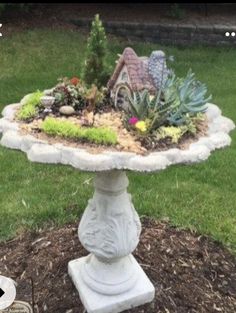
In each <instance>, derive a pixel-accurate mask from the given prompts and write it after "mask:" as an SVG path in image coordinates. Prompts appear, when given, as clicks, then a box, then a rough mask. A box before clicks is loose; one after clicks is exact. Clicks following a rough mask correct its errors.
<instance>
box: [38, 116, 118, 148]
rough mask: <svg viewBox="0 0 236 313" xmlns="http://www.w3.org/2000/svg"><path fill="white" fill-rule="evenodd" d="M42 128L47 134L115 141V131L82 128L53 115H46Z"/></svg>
mask: <svg viewBox="0 0 236 313" xmlns="http://www.w3.org/2000/svg"><path fill="white" fill-rule="evenodd" d="M42 130H43V131H44V132H45V133H46V134H48V135H51V136H60V137H62V138H67V139H76V140H85V141H88V142H93V143H96V144H105V145H113V144H116V143H117V135H116V133H115V132H114V131H113V130H111V129H109V128H105V127H101V128H95V127H91V128H82V127H80V126H78V125H75V124H73V123H71V122H69V121H60V120H57V119H55V118H53V117H47V118H46V119H45V120H44V121H43V123H42Z"/></svg>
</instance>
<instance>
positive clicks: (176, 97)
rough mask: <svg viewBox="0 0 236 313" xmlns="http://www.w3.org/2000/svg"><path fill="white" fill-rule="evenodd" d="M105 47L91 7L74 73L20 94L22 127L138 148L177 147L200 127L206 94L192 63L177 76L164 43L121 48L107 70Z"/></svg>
mask: <svg viewBox="0 0 236 313" xmlns="http://www.w3.org/2000/svg"><path fill="white" fill-rule="evenodd" d="M107 53H108V52H107V39H106V34H105V30H104V28H103V26H102V22H101V21H100V19H99V16H98V15H97V16H96V17H95V19H94V21H93V23H92V28H91V32H90V36H89V38H88V43H87V55H86V61H85V64H84V66H83V73H82V75H81V77H76V76H75V77H72V78H67V77H65V78H60V79H59V80H58V83H57V85H56V86H55V87H53V88H51V89H49V90H45V91H42V92H41V91H39V90H38V91H36V92H34V93H31V94H28V95H27V96H25V97H24V98H23V99H22V100H21V105H20V107H19V109H18V111H17V114H16V116H15V118H16V119H17V120H18V121H20V125H21V131H22V132H27V133H31V134H33V135H34V136H36V137H38V138H42V139H45V138H46V139H48V140H49V141H52V142H53V141H56V142H58V141H59V142H62V143H63V142H64V141H66V143H67V144H71V145H74V146H80V145H81V146H86V148H92V149H101V150H102V149H108V147H109V149H114V150H117V151H131V152H135V153H140V154H145V153H148V152H149V151H153V150H166V149H168V148H170V147H179V148H182V149H184V148H185V147H186V146H187V145H188V144H189V143H191V142H193V141H195V140H197V138H199V136H201V135H203V134H204V133H206V130H207V119H206V115H205V111H206V109H207V102H208V101H209V100H210V98H211V96H208V97H207V87H206V85H204V84H203V83H201V82H200V81H198V80H197V79H196V77H195V74H194V73H193V72H192V71H191V70H189V72H188V73H187V75H186V77H184V78H179V77H177V76H176V75H175V73H174V71H173V70H172V69H169V68H168V67H167V62H168V63H169V62H171V61H173V60H172V57H169V58H167V57H166V55H165V53H164V52H163V51H160V50H158V51H153V52H152V53H151V55H150V57H139V56H137V54H136V53H135V51H134V50H133V49H132V48H125V50H124V51H123V53H122V55H119V59H118V60H117V64H116V67H115V69H114V72H113V74H112V75H111V76H110V75H109V74H110V73H109V71H108V70H107V68H108V67H107V64H106V59H107V58H106V57H107Z"/></svg>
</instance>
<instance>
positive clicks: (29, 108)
mask: <svg viewBox="0 0 236 313" xmlns="http://www.w3.org/2000/svg"><path fill="white" fill-rule="evenodd" d="M42 96H43V93H42V92H41V91H39V90H38V91H36V92H34V93H31V94H29V95H28V96H26V98H25V100H23V103H22V106H21V108H20V110H19V112H18V114H17V117H18V118H19V119H20V120H28V119H29V118H32V117H34V116H36V114H37V113H38V106H39V104H40V99H41V97H42Z"/></svg>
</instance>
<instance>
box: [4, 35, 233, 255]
mask: <svg viewBox="0 0 236 313" xmlns="http://www.w3.org/2000/svg"><path fill="white" fill-rule="evenodd" d="M126 45H127V43H125V42H123V41H120V40H117V39H114V38H113V39H112V41H111V43H110V45H109V48H110V56H109V60H108V61H109V63H110V64H111V65H112V66H114V61H115V60H116V58H117V53H121V52H122V49H123V48H124V47H125V46H126ZM128 45H129V46H132V47H133V48H135V50H136V51H137V53H138V54H139V55H149V54H150V53H151V51H152V50H154V49H160V48H161V49H163V50H165V51H166V53H167V54H168V55H174V57H175V62H174V64H173V67H174V68H175V70H176V73H177V74H178V75H181V76H182V75H185V74H186V73H187V70H188V69H189V68H190V67H191V68H192V70H193V71H194V72H195V73H196V76H197V78H199V79H200V80H202V81H203V82H205V83H206V84H207V85H208V87H209V91H210V93H212V94H213V100H212V102H213V103H216V104H218V105H219V106H220V108H221V109H222V111H223V113H224V115H225V116H228V117H230V118H231V119H233V120H234V121H236V108H235V102H236V95H235V91H236V90H235V81H236V58H235V49H234V48H225V47H224V48H223V47H222V48H220V47H217V48H213V47H212V48H211V47H192V48H187V47H186V48H177V47H171V46H168V47H163V46H162V47H160V46H158V45H154V44H144V43H130V42H129V43H128ZM84 53H85V38H84V37H83V36H81V34H79V33H77V32H72V31H69V30H67V31H61V30H60V31H57V30H54V31H52V30H34V31H27V32H22V33H17V34H15V35H13V36H12V37H10V38H3V39H1V41H0V59H1V63H0V91H1V92H0V109H2V108H3V107H4V106H5V105H6V104H9V103H14V102H17V101H19V100H20V99H21V98H22V97H23V96H24V95H25V94H26V93H29V92H32V91H35V90H37V89H40V90H43V89H46V88H50V87H52V86H53V85H55V83H56V81H57V78H58V77H62V76H68V77H72V76H75V75H78V76H79V73H80V71H81V65H82V63H83V61H84ZM231 136H232V138H233V141H232V145H231V147H229V148H227V149H224V150H220V151H217V152H215V153H213V154H212V156H211V157H210V158H209V159H208V160H207V161H206V162H203V163H201V164H195V165H191V166H173V167H170V168H168V169H167V170H165V171H163V172H160V173H156V174H149V175H144V174H137V173H128V175H129V178H130V187H129V190H130V192H131V193H132V195H133V201H134V205H135V207H136V209H137V210H138V212H139V214H140V215H149V216H153V217H156V218H168V219H169V220H170V222H171V223H172V224H174V225H178V226H180V227H184V228H190V229H196V230H197V231H199V232H200V233H202V234H208V235H211V236H212V237H213V238H215V239H216V240H219V241H221V242H223V243H224V244H225V245H227V246H229V247H230V248H232V249H233V250H234V251H235V252H236V207H235V203H236V184H235V177H236V162H235V160H236V145H235V139H236V132H233V133H232V134H231ZM92 177H93V175H92V174H90V173H82V172H79V171H77V170H75V169H73V168H71V167H69V166H62V165H56V166H55V165H45V164H36V163H31V162H29V161H28V160H27V159H26V156H25V154H23V153H21V152H18V151H13V150H9V149H6V148H3V147H0V210H1V219H0V239H2V240H3V239H7V238H11V237H13V236H15V235H16V234H17V233H19V232H21V231H23V230H25V229H36V228H41V227H45V226H47V225H51V224H58V225H62V224H63V223H66V222H69V221H74V220H77V219H78V217H79V216H80V214H81V213H82V212H83V210H84V208H85V206H86V203H87V201H88V199H89V197H91V195H92V189H93V188H92V181H91V178H92Z"/></svg>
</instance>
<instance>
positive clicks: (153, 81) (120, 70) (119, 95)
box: [107, 48, 169, 110]
mask: <svg viewBox="0 0 236 313" xmlns="http://www.w3.org/2000/svg"><path fill="white" fill-rule="evenodd" d="M168 73H169V70H168V69H167V66H166V58H165V54H164V52H163V51H153V52H152V53H151V55H150V57H149V58H148V57H138V56H137V54H136V53H135V52H134V50H133V49H132V48H125V50H124V52H123V54H122V55H121V56H120V58H119V60H118V61H117V65H116V68H115V70H114V73H113V75H112V77H111V79H110V80H109V82H108V85H107V87H108V89H109V90H110V92H111V97H112V98H113V99H114V101H115V105H116V106H118V107H119V108H123V109H124V110H127V108H128V105H129V101H128V97H127V90H129V91H130V94H132V92H136V91H141V90H143V89H148V90H149V92H150V93H151V94H155V93H156V92H157V90H158V89H159V88H160V87H161V86H162V85H163V84H164V82H165V80H166V79H167V76H168ZM125 87H127V88H125Z"/></svg>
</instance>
